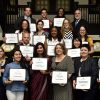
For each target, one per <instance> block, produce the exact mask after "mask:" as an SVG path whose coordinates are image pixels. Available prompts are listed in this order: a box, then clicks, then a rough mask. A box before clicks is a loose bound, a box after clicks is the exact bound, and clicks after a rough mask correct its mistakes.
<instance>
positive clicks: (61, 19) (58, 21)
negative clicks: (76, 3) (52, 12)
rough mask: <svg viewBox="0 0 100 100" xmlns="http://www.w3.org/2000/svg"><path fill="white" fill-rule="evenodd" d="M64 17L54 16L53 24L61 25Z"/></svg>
mask: <svg viewBox="0 0 100 100" xmlns="http://www.w3.org/2000/svg"><path fill="white" fill-rule="evenodd" d="M64 19H65V18H54V26H57V27H62V23H63V20H64Z"/></svg>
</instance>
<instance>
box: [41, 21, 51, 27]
mask: <svg viewBox="0 0 100 100" xmlns="http://www.w3.org/2000/svg"><path fill="white" fill-rule="evenodd" d="M42 21H43V22H44V26H43V28H50V24H49V20H42Z"/></svg>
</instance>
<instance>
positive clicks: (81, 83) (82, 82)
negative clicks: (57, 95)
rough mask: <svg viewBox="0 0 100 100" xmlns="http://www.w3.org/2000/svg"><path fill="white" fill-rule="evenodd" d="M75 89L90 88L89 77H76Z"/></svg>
mask: <svg viewBox="0 0 100 100" xmlns="http://www.w3.org/2000/svg"><path fill="white" fill-rule="evenodd" d="M76 83H77V84H76V89H90V85H91V77H77V81H76Z"/></svg>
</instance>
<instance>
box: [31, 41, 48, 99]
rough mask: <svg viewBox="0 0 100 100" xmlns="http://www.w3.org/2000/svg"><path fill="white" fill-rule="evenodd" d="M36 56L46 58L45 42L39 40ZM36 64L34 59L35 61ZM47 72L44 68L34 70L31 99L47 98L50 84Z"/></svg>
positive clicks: (35, 51) (36, 46)
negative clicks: (48, 83)
mask: <svg viewBox="0 0 100 100" xmlns="http://www.w3.org/2000/svg"><path fill="white" fill-rule="evenodd" d="M34 57H35V58H46V50H45V47H44V44H43V43H41V42H38V43H37V44H36V45H35V50H34ZM33 64H34V61H33ZM47 76H48V75H47V74H46V71H43V70H34V71H33V73H32V75H31V87H30V88H31V100H47V95H48V85H47Z"/></svg>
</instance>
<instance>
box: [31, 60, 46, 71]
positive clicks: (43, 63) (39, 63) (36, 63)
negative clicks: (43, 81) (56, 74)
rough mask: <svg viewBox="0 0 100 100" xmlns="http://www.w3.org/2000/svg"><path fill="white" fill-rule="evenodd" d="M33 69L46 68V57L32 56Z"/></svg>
mask: <svg viewBox="0 0 100 100" xmlns="http://www.w3.org/2000/svg"><path fill="white" fill-rule="evenodd" d="M32 61H33V64H32V69H33V70H47V58H33V59H32Z"/></svg>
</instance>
